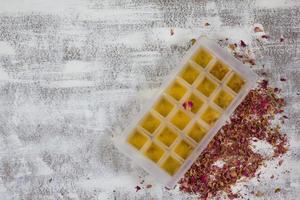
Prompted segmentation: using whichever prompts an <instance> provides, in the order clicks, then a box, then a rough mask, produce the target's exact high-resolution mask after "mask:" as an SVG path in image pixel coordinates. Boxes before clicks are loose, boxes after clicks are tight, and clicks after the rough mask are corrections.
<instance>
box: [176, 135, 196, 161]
mask: <svg viewBox="0 0 300 200" xmlns="http://www.w3.org/2000/svg"><path fill="white" fill-rule="evenodd" d="M193 149H194V148H193V147H192V146H191V145H190V144H189V143H187V142H186V141H184V140H181V141H180V142H179V144H178V145H177V146H176V147H175V150H174V151H175V153H176V154H177V155H179V156H180V157H181V158H183V159H186V158H187V157H188V156H189V155H190V154H191V152H192V151H193Z"/></svg>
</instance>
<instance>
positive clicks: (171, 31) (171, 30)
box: [170, 28, 175, 36]
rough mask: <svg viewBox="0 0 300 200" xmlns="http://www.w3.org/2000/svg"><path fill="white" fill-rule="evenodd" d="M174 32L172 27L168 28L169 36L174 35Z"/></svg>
mask: <svg viewBox="0 0 300 200" xmlns="http://www.w3.org/2000/svg"><path fill="white" fill-rule="evenodd" d="M174 33H175V32H174V29H172V28H171V29H170V34H171V36H172V35H174Z"/></svg>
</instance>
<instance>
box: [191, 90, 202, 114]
mask: <svg viewBox="0 0 300 200" xmlns="http://www.w3.org/2000/svg"><path fill="white" fill-rule="evenodd" d="M188 101H191V102H192V103H193V106H192V108H191V111H192V112H193V113H197V112H198V110H199V109H200V108H201V107H202V105H203V103H204V102H203V101H202V100H201V99H200V98H199V97H197V96H196V95H194V94H192V95H191V96H190V97H189V98H188Z"/></svg>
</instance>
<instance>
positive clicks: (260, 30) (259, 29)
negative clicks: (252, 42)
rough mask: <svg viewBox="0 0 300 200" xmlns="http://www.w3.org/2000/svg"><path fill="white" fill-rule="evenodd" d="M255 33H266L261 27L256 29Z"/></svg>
mask: <svg viewBox="0 0 300 200" xmlns="http://www.w3.org/2000/svg"><path fill="white" fill-rule="evenodd" d="M254 32H255V33H257V32H264V30H262V29H261V28H260V27H258V26H256V27H255V28H254Z"/></svg>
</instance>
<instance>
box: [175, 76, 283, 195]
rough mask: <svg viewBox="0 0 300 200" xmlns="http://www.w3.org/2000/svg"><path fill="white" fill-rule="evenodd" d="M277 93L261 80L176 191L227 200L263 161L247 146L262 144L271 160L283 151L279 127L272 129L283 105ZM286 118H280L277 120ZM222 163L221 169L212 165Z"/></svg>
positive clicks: (261, 156) (262, 157) (253, 173)
mask: <svg viewBox="0 0 300 200" xmlns="http://www.w3.org/2000/svg"><path fill="white" fill-rule="evenodd" d="M279 92H280V90H279V89H278V88H272V87H269V86H268V81H266V80H263V81H262V82H261V83H260V84H259V86H258V88H256V89H253V90H251V91H250V93H249V94H248V95H247V97H246V98H245V100H244V101H243V102H242V103H241V104H240V105H239V106H238V108H237V109H236V110H235V112H234V114H233V115H232V117H231V118H230V122H228V123H227V124H226V125H224V126H223V127H222V129H221V130H220V131H219V132H218V134H217V135H216V136H215V137H214V139H213V140H212V141H211V142H210V143H209V145H208V146H207V148H206V149H205V150H204V151H203V153H202V154H201V155H200V157H199V158H198V160H197V161H196V162H195V163H194V164H193V165H192V167H191V168H190V170H189V171H188V172H187V173H186V174H185V176H184V178H182V179H181V180H180V190H182V191H184V192H188V193H195V194H199V197H200V198H201V199H206V198H208V197H215V196H217V195H219V194H220V193H221V192H225V193H226V194H227V195H228V197H229V198H231V199H232V198H236V197H238V194H234V193H233V192H232V191H231V186H233V185H234V184H235V183H236V182H237V181H238V180H240V179H241V178H244V177H249V178H251V177H254V176H255V173H256V172H257V171H258V169H259V167H260V166H261V165H262V164H263V163H264V161H266V160H267V159H270V158H266V157H264V156H263V155H261V154H259V153H256V152H255V151H253V148H252V147H251V143H252V142H253V141H257V140H262V141H265V142H267V143H269V144H271V145H272V146H273V147H274V153H273V157H277V156H279V155H282V154H284V153H285V152H286V151H287V146H288V142H287V137H286V135H285V134H282V133H281V132H280V127H279V126H278V125H277V126H275V127H274V126H273V125H272V120H273V119H274V117H275V116H276V115H282V112H283V107H284V105H285V101H284V99H283V98H280V97H279ZM285 118H287V117H286V116H284V115H283V116H282V117H281V119H285ZM220 161H221V162H223V163H224V164H223V166H219V165H216V164H215V163H216V162H220Z"/></svg>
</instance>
